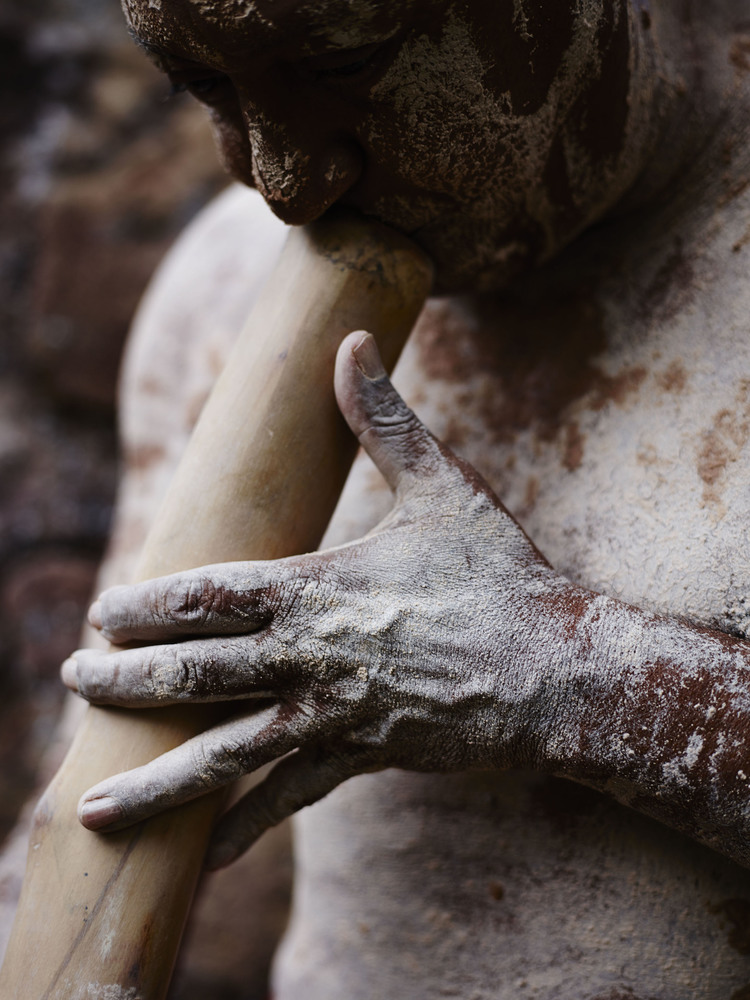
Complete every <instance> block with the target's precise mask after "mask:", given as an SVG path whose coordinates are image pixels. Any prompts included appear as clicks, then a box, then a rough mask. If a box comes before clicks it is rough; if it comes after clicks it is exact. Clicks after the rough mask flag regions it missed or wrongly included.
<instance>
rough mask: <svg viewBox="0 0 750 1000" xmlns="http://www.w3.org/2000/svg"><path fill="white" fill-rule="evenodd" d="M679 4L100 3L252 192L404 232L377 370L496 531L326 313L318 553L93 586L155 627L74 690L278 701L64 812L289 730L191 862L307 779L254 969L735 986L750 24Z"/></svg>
mask: <svg viewBox="0 0 750 1000" xmlns="http://www.w3.org/2000/svg"><path fill="white" fill-rule="evenodd" d="M706 6H707V5H702V6H701V7H700V8H699V7H696V6H695V5H693V4H692V3H689V2H678V3H675V2H672V0H661V2H657V0H652V2H651V3H644V2H643V0H584V2H580V3H577V4H573V3H564V2H563V3H553V2H552V0H540V2H536V3H532V2H531V0H515V2H513V3H511V2H510V0H508V2H502V0H492V2H490V0H466V2H457V0H437V2H429V0H413V2H408V0H404V2H400V3H393V4H387V5H386V4H378V3H374V2H368V0H348V2H347V0H329V2H326V3H324V4H320V3H312V2H310V0H289V2H286V0H285V2H283V3H279V2H278V0H277V2H272V0H257V2H256V3H251V2H244V0H243V2H239V0H224V2H221V0H215V2H211V0H202V2H199V0H126V13H127V16H128V19H129V22H130V26H131V28H132V30H133V32H134V34H135V36H136V38H137V39H138V40H139V42H140V44H142V45H143V47H144V48H145V49H146V51H147V52H149V53H150V54H151V56H152V57H153V58H154V59H155V60H156V61H157V63H158V64H159V65H160V66H161V67H162V68H163V69H164V70H165V72H167V73H168V74H169V76H170V78H171V80H172V82H173V84H174V86H175V87H176V88H177V89H187V90H190V91H191V92H192V93H193V94H194V95H195V96H196V97H198V99H200V100H202V101H203V102H204V103H206V104H207V105H208V106H209V108H210V113H211V116H212V119H213V122H214V125H215V128H216V132H217V135H218V138H219V142H220V144H221V148H222V151H223V155H224V157H225V159H226V161H227V163H228V165H229V166H230V168H231V169H232V171H233V173H234V174H235V175H236V176H237V177H238V178H239V179H240V180H242V181H244V182H245V183H248V184H251V185H254V186H255V187H257V188H258V190H259V191H260V193H261V195H262V196H263V198H264V199H265V200H266V202H267V203H268V205H269V206H270V207H271V208H272V209H273V211H274V212H275V213H276V214H277V215H278V216H280V218H281V219H282V220H283V221H285V222H288V223H292V224H298V223H304V222H306V221H309V220H311V219H313V218H316V217H317V216H318V215H320V214H322V213H323V212H324V211H325V210H326V209H327V208H328V207H330V206H331V205H332V204H334V203H342V204H346V205H350V206H352V207H354V208H356V209H358V210H359V211H361V212H363V213H365V214H366V215H371V216H374V217H376V218H378V219H380V220H381V221H384V222H386V223H389V224H391V225H393V226H396V227H397V228H400V229H402V230H405V231H406V232H408V233H410V234H411V235H412V237H413V238H414V239H415V241H416V242H418V243H419V244H420V245H422V246H423V247H424V248H425V249H426V250H427V251H428V252H429V254H430V255H431V257H432V258H433V260H434V261H435V264H436V270H437V279H436V291H437V292H439V293H441V294H442V295H444V296H445V297H444V298H441V299H439V300H436V301H435V302H433V303H432V304H431V305H430V306H429V307H428V308H427V309H426V310H425V313H424V314H423V316H422V318H421V320H420V323H419V325H418V329H417V330H416V331H415V335H414V337H413V339H412V342H411V344H410V346H409V348H408V349H407V352H406V353H405V356H404V358H403V360H402V363H401V366H400V370H399V372H398V384H399V386H400V389H401V392H402V394H403V396H404V398H405V399H406V400H407V401H409V402H412V403H414V405H416V406H417V407H418V409H419V412H420V415H421V416H422V417H423V419H424V421H425V424H426V425H427V426H429V427H430V429H431V430H432V431H433V432H434V433H435V434H436V435H437V437H438V438H439V439H441V440H442V441H443V442H445V444H447V445H449V446H450V447H451V448H453V449H454V450H455V451H456V452H457V453H459V454H460V455H461V457H462V459H463V460H467V461H469V462H471V463H472V465H473V466H474V467H476V469H477V470H478V471H479V472H480V473H481V475H482V476H483V477H484V478H485V479H486V480H487V482H488V483H489V484H490V486H491V487H492V489H494V490H495V491H496V493H497V494H498V495H499V496H501V497H502V499H503V501H504V503H505V504H506V505H507V508H508V510H510V511H511V512H512V513H513V514H514V515H515V516H516V517H517V518H518V521H519V522H521V523H522V524H523V527H524V529H525V530H526V531H527V532H528V537H527V535H526V534H524V532H523V531H522V529H521V528H520V527H519V525H518V523H517V522H516V521H515V520H514V519H513V518H512V517H511V516H510V515H509V514H508V513H507V512H506V510H505V509H504V508H503V507H502V506H501V505H500V504H499V502H498V501H497V500H496V498H495V497H494V495H493V494H492V493H491V492H490V489H489V488H488V487H487V486H486V485H485V483H484V482H483V481H482V480H480V479H479V478H478V477H477V476H476V473H475V472H474V471H473V470H472V469H471V468H469V467H468V466H467V465H466V464H464V462H463V461H459V460H457V459H456V458H454V457H453V455H452V453H451V452H449V451H447V450H446V448H445V446H444V445H440V444H438V443H436V441H435V440H434V439H433V438H431V437H430V436H429V434H428V433H427V432H426V431H425V430H424V428H423V426H422V424H421V423H420V422H419V421H418V420H417V419H416V418H415V417H414V415H413V414H412V413H411V411H410V410H409V409H408V408H407V407H406V406H405V404H404V403H402V402H401V399H400V398H399V397H398V396H397V395H396V394H395V391H394V390H393V389H392V388H391V386H390V383H389V382H388V380H387V379H386V378H385V377H384V375H383V373H382V370H381V368H380V366H379V361H378V356H377V351H376V348H375V346H374V343H373V341H372V340H371V339H370V338H368V337H365V336H363V335H362V334H355V335H354V336H352V337H350V338H348V339H347V341H346V342H345V343H344V345H343V346H342V349H341V351H340V354H339V360H338V368H337V382H336V389H337V394H338V398H339V402H340V406H341V408H342V411H343V412H344V415H345V416H346V418H347V420H348V421H349V424H350V426H351V427H352V430H353V431H354V432H355V433H356V434H357V435H358V436H359V437H360V440H361V442H362V444H363V446H364V448H365V450H366V451H367V452H368V453H369V455H370V457H371V459H373V460H374V462H375V465H376V466H377V468H378V469H379V470H380V472H381V473H382V474H383V476H384V477H385V480H387V483H388V485H389V486H390V487H391V488H392V489H393V490H394V491H395V500H394V502H393V506H392V508H391V509H390V511H389V512H388V513H387V514H386V515H385V517H384V519H383V520H380V521H379V518H380V516H381V514H382V513H383V512H384V511H385V510H387V506H386V504H385V501H384V500H383V498H384V497H385V496H387V489H386V486H385V483H384V482H383V480H382V479H381V480H377V479H376V478H375V476H374V472H373V470H372V466H368V465H367V463H366V460H364V459H363V460H361V461H360V462H359V465H358V467H357V468H356V469H355V473H354V476H353V479H352V481H351V483H350V484H349V487H348V488H347V492H346V494H345V498H344V502H343V504H342V506H341V508H340V510H339V514H338V517H337V519H336V520H335V521H334V523H333V525H332V527H331V529H330V531H329V536H328V539H327V544H328V545H329V549H328V550H327V551H326V552H325V553H323V554H321V555H310V556H305V557H300V558H296V559H293V560H285V561H282V562H281V563H276V564H273V563H271V564H258V565H253V564H231V565H229V566H218V567H211V568H209V569H206V570H202V571H197V572H194V573H190V574H181V575H179V576H178V577H175V578H170V579H167V580H163V581H158V582H156V583H151V584H146V585H142V586H140V587H136V588H117V589H115V590H113V591H109V592H107V593H105V594H104V595H103V596H102V598H101V600H100V602H98V603H97V605H95V607H94V608H93V609H92V622H93V624H95V625H96V626H98V627H99V628H101V629H102V631H103V633H104V634H105V635H106V636H107V637H109V638H114V639H115V640H117V641H121V642H124V641H128V640H131V639H142V640H144V639H145V640H148V642H149V643H151V644H152V645H150V646H146V647H144V648H140V649H135V650H130V651H127V652H124V653H117V654H113V655H111V656H106V655H103V654H101V653H95V652H85V651H81V652H79V653H77V654H75V656H74V657H73V658H72V659H71V660H70V661H68V663H67V664H66V666H65V668H64V676H65V678H66V681H67V683H68V684H69V685H70V686H71V687H72V688H74V689H76V690H78V691H79V693H81V694H83V695H84V696H85V697H88V698H90V699H91V700H93V701H97V702H103V703H115V704H125V705H143V704H146V705H148V704H155V703H157V702H158V703H159V704H163V703H165V701H169V700H184V699H185V698H193V699H196V700H211V699H214V698H225V697H238V696H243V695H246V696H248V697H249V696H253V695H256V694H258V693H260V692H263V693H266V692H271V693H272V694H273V695H275V696H276V697H277V698H278V701H277V702H275V703H274V706H272V707H271V708H268V709H265V710H264V713H262V715H261V716H258V715H257V714H254V715H245V714H242V713H240V714H239V715H238V716H237V721H236V724H235V727H234V730H233V731H232V734H231V737H230V738H229V739H227V738H226V733H224V734H223V735H222V737H221V738H219V737H218V736H217V735H216V734H215V733H212V732H211V731H208V732H207V733H206V734H204V735H203V736H202V737H198V738H197V739H196V740H193V741H191V742H190V744H186V745H185V746H184V747H183V748H178V749H177V750H175V751H172V752H171V753H170V754H168V755H165V756H164V757H163V758H160V759H158V760H157V761H155V762H154V763H152V764H150V765H147V766H146V767H145V768H141V769H139V771H138V772H131V773H130V774H125V775H121V776H118V777H116V778H113V779H112V780H110V781H106V782H102V783H101V784H100V785H99V786H97V787H96V788H95V789H93V790H91V791H90V792H89V793H87V795H86V796H84V801H83V804H82V809H81V816H82V821H83V822H84V823H85V824H86V825H87V826H89V827H91V828H94V829H102V830H107V829H114V828H117V827H118V826H122V825H126V824H128V823H131V822H134V821H136V820H137V819H140V818H142V817H143V816H145V815H149V814H150V813H152V812H153V811H155V810H156V809H157V808H163V807H164V804H165V803H167V804H173V803H176V802H179V801H182V800H184V799H185V798H189V797H192V796H194V795H195V794H197V793H198V792H199V791H205V790H207V788H209V787H212V786H214V785H218V784H222V783H225V782H227V781H229V780H231V779H232V778H234V777H236V776H237V775H238V774H239V773H240V772H242V771H250V770H254V769H255V768H257V767H258V766H260V765H261V764H264V763H267V762H269V761H272V760H274V759H276V758H278V757H280V756H281V755H283V754H285V753H287V752H288V751H290V750H296V751H297V752H296V753H295V754H293V755H291V756H289V757H286V758H285V759H284V760H283V762H282V763H281V764H279V765H277V768H276V770H275V771H272V772H271V774H270V776H269V777H268V778H267V779H266V780H265V782H264V783H263V784H261V785H259V786H258V787H257V789H256V790H255V791H253V792H251V793H250V795H249V797H248V798H247V799H246V800H245V801H244V802H241V803H239V804H238V805H237V806H235V807H234V809H233V810H232V811H230V813H229V814H228V815H227V817H226V818H225V819H224V820H223V822H222V824H221V825H220V827H219V830H218V831H217V835H216V839H215V842H214V847H213V849H212V853H211V856H210V859H209V860H210V862H211V863H212V864H213V865H220V864H225V863H227V862H228V861H230V860H231V859H232V858H234V857H235V856H237V855H238V854H239V853H240V852H241V851H242V850H244V849H245V848H246V847H247V846H249V844H250V843H252V842H253V840H255V839H256V838H257V837H258V836H259V835H260V833H262V832H263V830H264V829H266V828H267V827H268V826H270V825H272V824H274V823H276V822H278V821H279V820H281V819H282V818H284V817H285V816H287V815H289V814H290V813H292V812H295V811H296V810H297V809H299V808H301V807H302V806H304V805H307V804H309V803H310V802H312V801H314V800H315V799H321V798H322V797H323V796H324V795H326V794H327V793H328V792H331V791H332V790H333V789H335V791H333V792H332V794H331V795H330V796H329V797H328V798H326V799H325V801H322V802H320V803H319V804H317V805H315V806H314V808H312V809H310V810H306V811H305V812H303V813H301V814H300V815H299V817H298V820H297V854H298V857H297V870H296V888H295V902H294V909H293V913H292V921H291V924H290V927H289V929H288V932H287V935H286V938H285V940H284V943H283V945H282V948H281V952H280V954H279V957H278V961H277V963H276V971H275V986H274V988H275V993H276V995H277V997H278V998H279V1000H287V998H296V997H305V998H317V997H331V996H336V997H346V998H352V1000H354V998H362V1000H365V998H373V997H379V996H404V997H410V998H411V997H414V998H418V997H434V996H460V997H463V998H474V997H475V998H485V997H486V998H489V997H511V996H512V997H516V996H529V997H537V998H545V1000H552V998H558V997H559V998H571V1000H572V998H582V997H585V998H588V1000H594V998H596V1000H619V998H624V997H633V998H641V1000H645V998H653V997H658V998H670V1000H682V998H684V997H687V996H691V997H699V998H702V1000H704V998H705V1000H708V998H716V1000H727V998H729V997H734V998H735V1000H739V998H741V997H744V996H746V995H750V993H749V990H750V985H749V984H750V963H749V962H748V958H747V952H748V950H749V949H748V947H747V926H748V918H749V916H750V876H748V874H747V872H746V871H745V870H744V868H743V867H741V866H747V865H748V863H750V850H749V848H748V843H749V842H750V838H749V835H750V809H749V807H748V804H749V801H750V760H749V759H748V753H747V751H746V749H745V746H746V741H747V738H748V733H749V732H750V697H749V691H748V680H747V678H748V676H749V675H748V668H750V646H748V644H747V642H746V637H747V631H748V627H749V626H750V614H749V612H748V604H747V600H748V592H749V590H750V570H749V568H748V566H749V565H750V563H749V561H748V558H747V555H748V541H749V538H748V528H747V525H748V514H749V513H750V510H749V507H750V501H749V499H748V498H749V497H750V493H749V492H748V485H750V483H749V482H748V479H749V475H748V468H749V466H748V441H749V440H750V344H749V342H748V337H747V315H748V306H749V305H750V288H749V287H748V282H747V278H746V272H747V263H746V261H747V255H748V253H750V183H748V178H750V153H748V148H747V142H746V138H747V122H748V110H749V108H750V40H749V38H748V35H747V34H745V33H746V32H750V21H749V20H748V16H747V10H746V5H745V2H744V0H717V2H715V3H713V4H712V5H711V7H710V9H709V10H706V9H705V8H706ZM237 205H239V202H237ZM243 213H246V214H244V215H243ZM254 213H255V209H252V210H250V209H247V210H245V209H239V208H238V209H237V216H236V225H237V226H238V227H246V226H247V221H244V222H243V219H245V220H247V219H249V218H250V216H251V215H253V217H254ZM243 231H244V230H243ZM202 246H205V241H204V243H203V244H202ZM378 521H379V523H378ZM357 538H359V539H360V540H359V541H351V539H357ZM529 538H531V539H533V541H534V543H535V545H537V546H538V547H539V549H538V550H537V548H536V547H535V545H534V544H532V543H531V542H530V541H529ZM336 546H339V547H338V548H337V547H336ZM540 552H541V553H543V554H544V555H543V556H542V555H541V554H540ZM547 560H549V562H547ZM217 594H218V595H220V598H221V599H220V600H216V595H217ZM186 636H187V638H185V637H186ZM196 636H197V637H198V638H196ZM175 639H182V640H183V641H182V642H180V643H178V644H174V642H173V640H175ZM394 768H397V769H398V770H394ZM365 772H368V773H366V774H365ZM430 772H439V773H430ZM355 775H358V776H357V777H353V776H355ZM551 775H557V776H559V775H562V776H564V777H567V778H573V779H575V781H577V782H580V783H583V784H585V785H589V786H591V787H592V788H593V789H596V790H597V791H590V790H588V789H582V788H581V787H580V785H576V784H572V783H570V782H567V781H563V780H561V779H560V778H558V777H554V778H553V777H550V776H551ZM349 778H352V780H350V781H347V780H346V779H349ZM344 782H346V783H344ZM337 786H340V787H337ZM600 792H605V793H607V794H605V795H601V794H599V793H600ZM157 802H158V803H159V804H158V806H157V805H156V803H157ZM622 803H624V804H625V805H627V806H630V807H632V808H631V809H626V808H624V807H623V805H622ZM717 852H720V853H717Z"/></svg>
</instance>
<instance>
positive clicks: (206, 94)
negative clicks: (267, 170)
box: [168, 45, 383, 104]
mask: <svg viewBox="0 0 750 1000" xmlns="http://www.w3.org/2000/svg"><path fill="white" fill-rule="evenodd" d="M368 48H370V47H369V46H368ZM382 49H383V46H382V45H376V46H373V47H372V51H368V52H366V53H365V54H364V55H363V56H362V57H361V58H359V59H354V60H352V62H350V63H343V64H342V65H338V66H337V65H332V66H325V65H323V66H320V67H319V68H316V67H315V66H314V60H310V62H311V63H313V65H306V64H305V63H304V62H302V63H300V64H298V66H297V72H298V74H299V76H300V78H301V79H302V80H304V81H307V82H312V83H322V84H325V83H328V82H330V83H331V84H334V85H335V84H336V83H337V82H338V81H339V80H340V81H342V82H343V81H348V80H352V79H353V78H354V77H356V76H358V75H359V74H361V73H365V72H366V71H367V70H370V69H373V68H374V67H375V65H376V63H377V61H378V57H379V56H380V54H381V52H382ZM228 83H229V78H228V77H225V76H222V75H220V74H217V75H216V76H205V77H195V78H194V79H192V80H191V79H186V80H175V79H172V80H171V84H170V88H169V95H168V96H169V97H177V96H178V95H179V94H185V93H190V94H192V95H193V97H195V98H196V99H197V100H199V101H202V102H204V103H206V104H210V103H211V102H212V100H214V101H215V100H218V99H219V97H220V96H221V95H219V94H216V93H215V91H217V90H218V89H219V88H221V87H222V86H223V85H224V84H228Z"/></svg>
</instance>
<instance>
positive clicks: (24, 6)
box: [0, 0, 225, 841]
mask: <svg viewBox="0 0 750 1000" xmlns="http://www.w3.org/2000/svg"><path fill="white" fill-rule="evenodd" d="M168 91H169V88H168V85H167V83H166V81H165V80H164V78H162V77H161V76H160V75H159V74H158V73H157V72H156V70H154V69H153V68H152V67H151V66H150V65H149V64H148V62H147V61H146V59H145V58H144V57H143V55H142V54H141V53H140V52H138V51H137V50H136V48H135V46H134V45H133V44H132V42H131V41H130V39H129V38H128V36H127V33H126V31H125V28H124V24H123V21H122V17H121V14H120V11H119V7H118V3H117V0H23V2H22V3H21V2H18V0H0V841H2V840H3V839H4V838H6V837H7V834H8V832H9V830H10V829H11V828H12V826H13V823H14V821H15V818H16V816H17V814H18V811H19V809H20V807H21V805H22V803H23V801H24V799H25V797H26V796H27V794H28V792H29V789H30V788H31V786H32V785H33V782H34V774H35V771H36V769H37V767H38V764H39V761H40V758H41V755H42V753H43V750H44V748H45V746H46V745H47V743H48V742H49V739H50V736H51V732H52V728H53V725H54V721H55V718H56V716H57V712H58V710H59V705H60V702H61V699H62V689H61V686H60V684H59V682H58V680H57V672H58V668H59V664H60V662H61V660H62V659H63V658H64V657H65V656H66V655H67V654H68V653H69V652H70V651H71V650H73V649H74V648H75V647H76V645H77V639H78V633H79V629H80V624H81V619H82V616H83V613H84V610H85V608H86V606H87V603H88V600H89V597H90V594H91V591H92V588H93V585H94V577H95V572H96V567H97V563H98V560H99V557H100V555H101V552H102V549H103V546H104V543H105V540H106V536H107V531H108V526H109V521H110V513H111V507H112V501H113V496H114V490H115V483H116V476H117V455H116V434H115V394H116V380H117V368H118V361H119V357H120V353H121V350H122V346H123V342H124V339H125V336H126V333H127V329H128V324H129V320H130V317H131V315H132V313H133V310H134V308H135V306H136V304H137V301H138V298H139V296H140V294H141V292H142V290H143V288H144V286H145V284H146V282H147V280H148V278H149V276H150V274H151V273H152V271H153V269H154V267H155V266H156V264H157V263H158V261H159V259H160V258H161V257H162V255H163V254H164V253H165V251H166V250H167V248H168V247H169V245H170V243H171V242H172V240H173V239H174V237H175V236H176V235H177V233H178V232H179V231H180V230H181V229H182V228H183V227H184V225H185V224H186V223H187V222H188V221H189V219H190V218H191V216H192V215H193V214H194V213H195V212H196V211H197V210H198V209H199V208H200V207H201V206H202V205H203V204H204V203H205V201H206V200H207V199H208V198H209V197H211V196H212V195H213V194H214V193H215V192H216V191H217V190H219V188H220V187H222V186H223V185H224V183H225V177H224V175H223V172H222V171H221V168H220V167H219V165H218V162H217V159H216V155H215V153H214V150H213V146H212V142H211V138H210V134H209V129H208V125H207V121H206V119H205V115H204V114H203V112H202V111H201V109H200V108H199V107H197V105H195V104H192V103H190V101H189V100H188V99H186V98H177V99H170V98H169V97H168Z"/></svg>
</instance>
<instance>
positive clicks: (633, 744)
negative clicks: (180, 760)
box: [539, 587, 750, 866]
mask: <svg viewBox="0 0 750 1000" xmlns="http://www.w3.org/2000/svg"><path fill="white" fill-rule="evenodd" d="M557 605H558V606H557V609H556V614H555V617H556V619H557V624H558V628H559V635H560V640H559V642H558V644H557V648H558V650H559V648H560V646H562V651H561V652H559V653H558V655H559V658H560V659H561V660H562V661H563V662H562V663H558V664H555V665H554V670H553V671H552V675H556V676H557V678H559V680H556V681H555V684H554V688H553V690H552V691H550V698H551V701H552V702H553V704H554V709H553V710H552V711H551V712H550V713H549V719H550V724H549V726H548V727H547V728H546V729H545V730H544V731H543V732H542V733H541V734H540V743H539V764H540V765H541V767H542V768H543V769H544V770H549V771H551V772H553V773H555V774H558V775H562V776H565V777H569V778H573V779H575V780H577V781H581V782H584V783H586V784H589V785H592V786H593V787H595V788H598V789H601V790H602V791H606V792H608V793H610V794H611V795H613V796H614V797H615V798H617V799H618V800H619V801H621V802H623V803H625V804H626V805H629V806H632V807H633V808H634V809H637V810H638V811H640V812H643V813H646V814H647V815H650V816H653V817H654V818H656V819H659V820H661V821H662V822H664V823H667V824H668V825H670V826H672V827H674V828H675V829H677V830H680V831H682V832H684V833H687V834H689V835H690V836H692V837H694V838H695V839H697V840H699V841H701V842H702V843H705V844H707V845H709V846H710V847H713V848H714V849H716V850H719V851H721V852H722V853H724V854H727V855H728V856H729V857H731V858H732V859H733V860H735V861H737V862H739V863H741V864H743V865H745V866H750V752H749V750H748V747H749V745H750V744H749V742H748V741H749V740H750V644H748V643H746V642H744V641H742V640H739V639H735V638H733V637H731V636H728V635H726V634H724V633H721V632H716V631H711V630H709V629H704V628H700V627H695V626H690V625H687V624H685V623H682V622H680V621H677V620H674V619H667V618H663V617H660V616H656V615H652V614H648V613H645V612H642V611H639V610H638V609H636V608H633V607H630V606H628V605H625V604H622V603H619V602H617V601H614V600H611V599H609V598H605V597H602V596H600V595H596V594H593V593H590V592H587V591H583V590H580V589H578V588H573V587H571V588H569V590H568V591H567V592H566V596H565V599H564V600H562V601H558V602H557ZM559 668H562V669H559Z"/></svg>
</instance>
